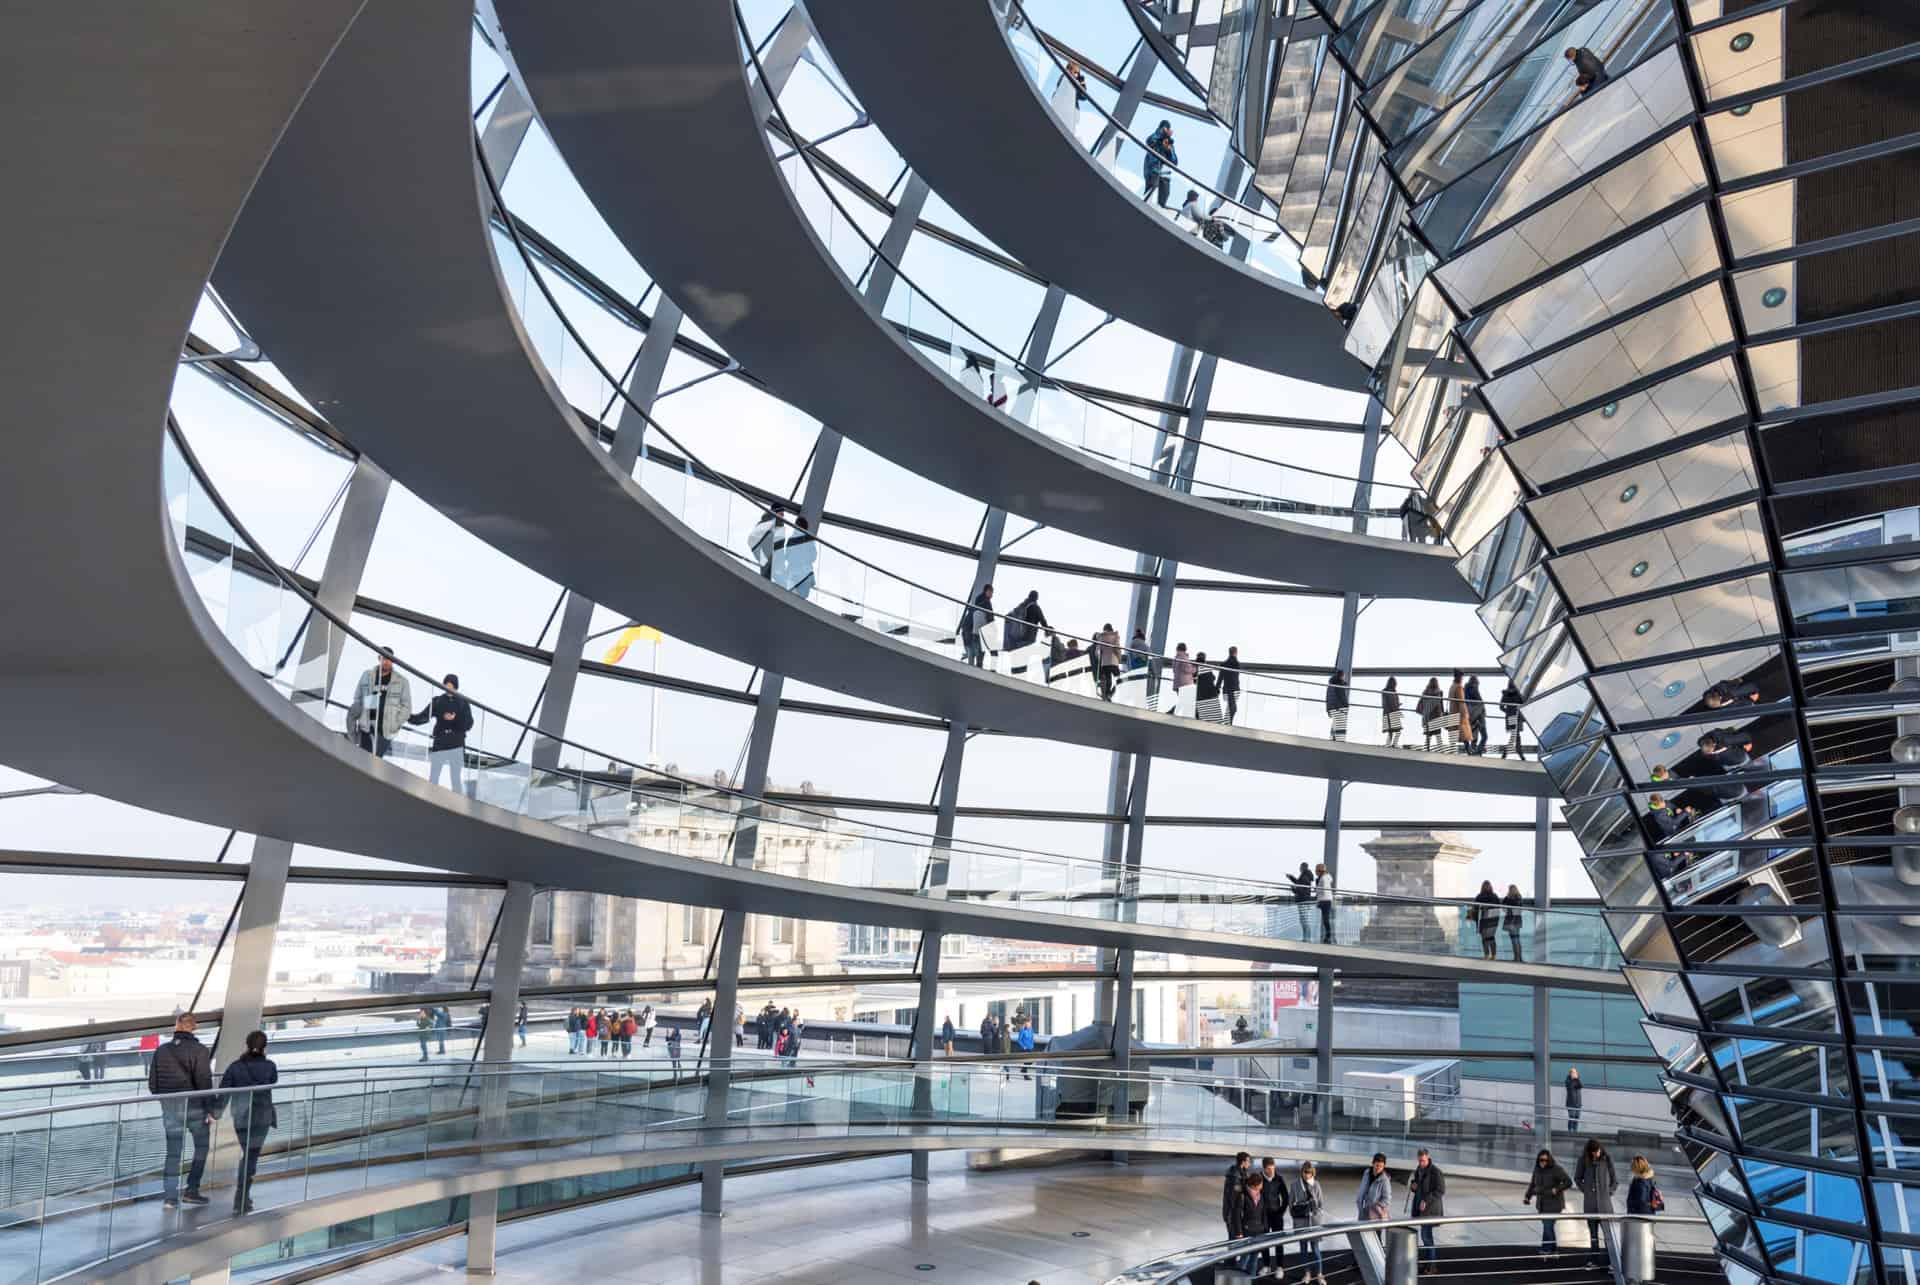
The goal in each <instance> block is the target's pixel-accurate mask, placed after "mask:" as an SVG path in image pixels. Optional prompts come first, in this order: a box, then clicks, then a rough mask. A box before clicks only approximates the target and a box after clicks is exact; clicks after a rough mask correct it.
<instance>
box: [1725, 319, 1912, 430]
mask: <svg viewBox="0 0 1920 1285" xmlns="http://www.w3.org/2000/svg"><path fill="white" fill-rule="evenodd" d="M1747 360H1748V362H1749V363H1750V364H1751V365H1752V367H1753V382H1754V387H1755V391H1756V393H1757V395H1758V397H1759V399H1760V411H1761V413H1762V414H1773V413H1774V412H1777V411H1783V410H1791V409H1793V408H1795V407H1800V406H1822V405H1825V404H1827V403H1830V402H1838V401H1844V400H1845V399H1847V398H1850V397H1871V396H1875V395H1877V394H1883V393H1895V394H1904V393H1905V390H1908V389H1911V388H1914V387H1916V385H1920V376H1916V374H1915V372H1916V370H1920V365H1916V363H1917V362H1920V317H1896V318H1893V319H1891V320H1887V321H1879V322H1873V323H1870V324H1867V325H1859V326H1849V327H1845V328H1843V329H1839V330H1830V331H1826V332H1823V333H1821V334H1816V335H1812V336H1809V337H1807V338H1805V339H1788V340H1783V341H1781V342H1779V343H1769V344H1756V345H1754V346H1753V347H1751V348H1749V349H1748V350H1747Z"/></svg>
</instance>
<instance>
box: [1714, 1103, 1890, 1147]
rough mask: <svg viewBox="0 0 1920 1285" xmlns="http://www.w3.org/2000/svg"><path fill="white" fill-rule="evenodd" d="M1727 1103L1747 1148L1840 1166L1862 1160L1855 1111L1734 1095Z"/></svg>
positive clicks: (1741, 1141)
mask: <svg viewBox="0 0 1920 1285" xmlns="http://www.w3.org/2000/svg"><path fill="white" fill-rule="evenodd" d="M1723 1101H1724V1102H1725V1103H1726V1106H1727V1115H1728V1116H1729V1117H1730V1118H1731V1119H1732V1120H1733V1123H1734V1127H1735V1128H1736V1129H1738V1130H1739V1136H1740V1144H1741V1145H1742V1146H1743V1147H1750V1148H1752V1149H1754V1150H1757V1151H1770V1152H1773V1153H1774V1154H1775V1155H1789V1156H1809V1157H1813V1158H1816V1159H1820V1160H1834V1161H1840V1162H1853V1161H1857V1160H1858V1159H1859V1158H1860V1139H1859V1135H1858V1133H1856V1132H1855V1127H1854V1120H1853V1112H1851V1111H1848V1110H1844V1109H1842V1108H1839V1107H1816V1106H1803V1105H1801V1104H1800V1103H1797V1102H1775V1101H1772V1100H1769V1099H1766V1098H1749V1097H1740V1096H1736V1095H1732V1094H1729V1095H1727V1096H1726V1097H1725V1098H1724V1099H1723Z"/></svg>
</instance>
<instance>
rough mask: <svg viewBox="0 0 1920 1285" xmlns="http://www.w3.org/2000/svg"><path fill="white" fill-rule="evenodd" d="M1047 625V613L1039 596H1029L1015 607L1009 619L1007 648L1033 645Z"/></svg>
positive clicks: (1013, 648)
mask: <svg viewBox="0 0 1920 1285" xmlns="http://www.w3.org/2000/svg"><path fill="white" fill-rule="evenodd" d="M1046 627H1047V613H1046V612H1044V611H1042V610H1040V602H1039V600H1038V599H1037V598H1029V599H1027V600H1026V601H1025V602H1023V603H1021V604H1020V605H1019V606H1018V607H1015V608H1014V609H1013V615H1012V617H1011V618H1009V619H1008V621H1007V628H1006V638H1005V642H1006V648H1007V650H1008V651H1014V650H1016V649H1018V648H1021V647H1027V646H1031V645H1032V644H1033V642H1034V640H1035V639H1037V638H1039V637H1040V631H1041V630H1042V629H1045V628H1046Z"/></svg>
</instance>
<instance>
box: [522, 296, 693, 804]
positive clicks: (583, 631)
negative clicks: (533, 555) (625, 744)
mask: <svg viewBox="0 0 1920 1285" xmlns="http://www.w3.org/2000/svg"><path fill="white" fill-rule="evenodd" d="M681 319H682V314H681V312H680V309H679V307H678V305H676V304H675V303H674V302H673V300H671V299H669V298H667V297H666V296H665V295H664V294H662V295H659V296H658V302H657V303H655V304H654V308H653V315H652V317H650V318H649V319H648V323H647V335H646V338H645V339H643V340H641V341H640V351H639V353H638V354H637V355H635V357H634V359H633V369H632V370H631V371H630V372H629V373H628V375H627V382H626V390H627V396H626V399H625V400H624V401H623V402H622V403H621V405H620V415H619V418H618V419H617V420H616V421H615V423H614V430H613V447H612V450H611V452H610V454H611V456H612V460H613V466H614V468H616V469H618V470H619V471H621V472H622V473H628V474H631V473H632V472H633V470H634V466H635V465H636V464H637V463H638V462H639V459H640V450H641V447H642V446H643V445H644V444H645V441H646V435H647V418H646V417H647V416H648V415H650V414H652V413H653V406H654V402H655V401H656V400H657V399H658V398H659V396H660V381H661V379H662V378H663V377H665V375H666V373H667V359H668V358H669V357H671V356H672V355H673V341H674V337H675V336H676V335H678V334H679V333H680V322H681ZM592 623H593V600H592V599H590V598H586V597H583V596H582V595H580V594H577V593H570V594H568V595H567V603H566V607H565V608H564V609H563V610H562V611H561V614H560V632H559V633H558V634H557V635H555V636H554V643H553V663H552V664H551V665H550V666H549V667H548V669H547V685H546V690H545V691H544V692H542V693H541V696H540V712H539V714H538V715H537V716H536V717H535V719H534V729H535V731H536V732H537V733H538V735H536V736H535V738H534V742H533V759H532V763H533V766H534V767H536V768H541V769H544V770H547V771H551V770H552V769H554V768H555V767H557V766H559V762H560V738H561V737H563V736H565V735H566V734H567V719H568V717H569V716H570V715H571V714H572V712H573V692H574V687H575V685H576V684H577V683H578V682H579V678H580V661H581V659H582V658H583V657H584V656H585V653H586V647H587V630H588V628H589V627H590V626H591V625H592Z"/></svg>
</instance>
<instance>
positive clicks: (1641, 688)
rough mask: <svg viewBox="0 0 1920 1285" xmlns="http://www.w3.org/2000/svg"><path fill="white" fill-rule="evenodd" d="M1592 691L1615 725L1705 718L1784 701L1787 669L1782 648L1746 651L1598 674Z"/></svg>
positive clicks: (1745, 649)
mask: <svg viewBox="0 0 1920 1285" xmlns="http://www.w3.org/2000/svg"><path fill="white" fill-rule="evenodd" d="M1593 690H1594V694H1595V695H1596V696H1598V697H1599V698H1600V703H1601V705H1602V706H1604V707H1605V708H1606V711H1607V716H1608V717H1609V718H1611V719H1612V720H1613V722H1614V723H1615V724H1616V725H1626V724H1632V723H1641V722H1650V721H1652V720H1654V719H1668V718H1683V717H1685V716H1686V715H1688V714H1693V713H1698V714H1699V715H1700V716H1701V717H1702V718H1707V717H1711V716H1714V715H1715V714H1716V713H1717V711H1720V710H1725V709H1733V710H1740V709H1742V708H1745V707H1748V706H1751V705H1755V704H1759V703H1761V702H1762V701H1771V700H1778V699H1780V698H1781V697H1783V696H1785V695H1786V691H1787V678H1786V666H1785V662H1784V661H1783V660H1782V659H1781V653H1780V649H1779V648H1778V647H1744V648H1741V649H1740V650H1738V651H1729V652H1717V653H1715V654H1713V655H1710V656H1690V657H1686V658H1684V659H1673V660H1659V661H1655V662H1654V663H1653V664H1651V665H1643V666H1641V667H1640V668H1638V669H1629V670H1623V671H1620V672H1617V673H1611V674H1596V675H1594V677H1593ZM1725 717H1732V715H1727V716H1725ZM1638 779H1640V780H1646V779H1648V778H1646V777H1640V778H1638Z"/></svg>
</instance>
